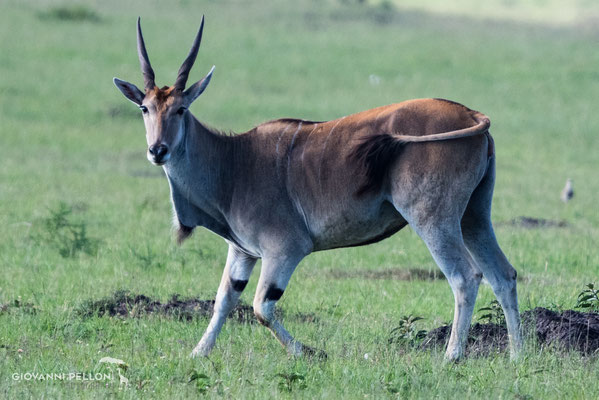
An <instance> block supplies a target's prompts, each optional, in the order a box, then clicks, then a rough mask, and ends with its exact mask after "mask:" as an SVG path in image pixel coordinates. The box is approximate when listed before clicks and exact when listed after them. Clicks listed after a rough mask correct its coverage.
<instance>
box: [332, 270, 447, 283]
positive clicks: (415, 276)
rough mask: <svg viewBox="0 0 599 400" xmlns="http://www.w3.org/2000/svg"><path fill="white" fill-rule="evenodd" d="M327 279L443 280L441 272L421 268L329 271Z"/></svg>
mask: <svg viewBox="0 0 599 400" xmlns="http://www.w3.org/2000/svg"><path fill="white" fill-rule="evenodd" d="M326 275H327V277H329V278H332V279H355V278H359V279H368V280H377V279H390V280H397V281H416V280H419V281H433V280H437V279H445V276H444V275H443V273H441V271H439V270H435V269H423V268H410V269H406V268H389V269H372V270H370V269H359V270H344V269H331V270H329V271H327V272H326Z"/></svg>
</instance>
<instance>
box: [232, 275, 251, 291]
mask: <svg viewBox="0 0 599 400" xmlns="http://www.w3.org/2000/svg"><path fill="white" fill-rule="evenodd" d="M247 284H248V281H243V280H240V279H233V278H231V286H233V290H235V291H236V292H242V291H243V289H245V285H247Z"/></svg>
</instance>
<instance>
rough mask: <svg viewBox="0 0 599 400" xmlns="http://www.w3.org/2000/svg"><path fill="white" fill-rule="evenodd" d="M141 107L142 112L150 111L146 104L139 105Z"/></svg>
mask: <svg viewBox="0 0 599 400" xmlns="http://www.w3.org/2000/svg"><path fill="white" fill-rule="evenodd" d="M139 109H140V110H141V112H142V113H144V114H147V113H148V107H146V106H139Z"/></svg>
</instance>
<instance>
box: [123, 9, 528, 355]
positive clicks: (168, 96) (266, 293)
mask: <svg viewBox="0 0 599 400" xmlns="http://www.w3.org/2000/svg"><path fill="white" fill-rule="evenodd" d="M203 28H204V17H202V21H201V24H200V28H199V31H198V33H197V35H196V37H195V40H194V42H193V45H192V47H191V50H190V51H189V54H188V55H187V58H186V59H185V61H184V62H183V64H182V65H181V68H180V69H179V73H178V76H177V79H176V81H175V84H174V85H173V86H169V87H167V86H164V87H162V88H159V87H158V86H157V85H156V83H155V81H154V71H153V70H152V67H151V65H150V60H149V58H148V53H147V51H146V47H145V43H144V39H143V35H142V31H141V26H140V20H139V19H138V20H137V52H138V56H139V61H140V63H141V71H142V74H143V77H144V84H145V90H144V91H141V90H140V89H138V88H137V87H136V86H135V85H134V84H132V83H129V82H126V81H122V80H120V79H117V78H114V83H115V85H116V86H117V88H118V89H119V90H120V91H121V92H122V93H123V94H124V95H125V97H126V98H127V99H129V100H130V101H132V102H133V103H135V104H136V105H137V106H138V107H139V108H140V109H141V111H142V113H143V120H144V124H145V128H146V140H147V145H148V149H147V158H148V160H149V161H150V162H151V163H152V164H154V165H158V166H162V168H163V169H164V171H165V173H166V177H167V179H168V183H169V186H170V194H171V202H172V205H173V208H174V224H175V230H176V232H177V242H178V243H179V244H181V243H182V242H183V241H184V240H185V239H186V238H188V237H189V236H190V235H191V234H192V232H193V230H194V228H195V227H197V226H202V227H205V228H207V229H209V230H210V231H212V232H214V233H216V234H217V235H220V236H221V237H222V238H224V239H225V241H226V242H227V243H228V246H229V249H228V255H227V261H226V264H225V268H224V272H223V275H222V279H221V281H220V285H219V287H218V291H217V294H216V300H215V304H214V313H213V316H212V318H211V319H210V322H209V324H208V327H207V329H206V331H205V332H204V334H203V336H202V338H201V340H200V341H199V343H198V344H197V346H196V347H195V349H194V350H193V352H192V353H191V356H192V357H195V356H207V355H208V354H209V353H210V352H211V350H212V349H213V347H214V345H215V341H216V338H217V336H218V334H219V332H220V330H221V328H222V326H223V324H224V322H225V319H226V317H227V315H228V314H229V312H230V311H231V310H232V308H233V307H234V306H235V304H236V303H237V301H238V299H239V297H240V295H241V293H242V292H243V290H244V288H245V287H246V284H247V283H248V279H249V278H250V274H251V272H252V269H253V267H254V265H255V264H256V261H257V260H258V259H259V258H261V259H262V269H261V272H260V277H259V280H258V286H257V289H256V293H255V297H254V300H253V308H254V313H255V316H256V318H257V319H258V321H259V322H260V323H261V324H262V325H264V326H266V327H267V328H268V329H269V330H270V331H271V332H272V334H273V335H274V336H275V337H276V338H277V339H278V340H279V342H280V343H281V344H282V345H283V347H284V348H285V349H286V350H287V351H288V352H289V353H290V354H291V355H315V354H316V355H322V356H326V354H325V353H324V352H315V350H314V349H312V348H310V347H308V346H306V345H304V344H302V343H301V342H300V341H298V340H296V339H294V337H293V336H292V335H291V334H290V333H289V332H288V331H287V330H286V329H285V328H284V327H283V325H282V324H281V322H280V321H279V320H278V319H277V318H276V317H275V305H276V303H277V301H279V300H280V299H281V296H283V292H284V291H285V289H286V287H287V284H288V283H289V280H290V278H291V275H292V273H293V271H294V270H295V268H296V267H297V265H298V263H299V262H300V261H301V260H302V259H303V258H304V257H306V256H307V255H308V254H310V253H311V252H315V251H320V250H327V249H333V248H339V247H351V246H361V245H366V244H370V243H375V242H378V241H380V240H383V239H385V238H387V237H389V236H391V235H393V234H394V233H396V232H397V231H399V230H400V229H402V228H403V227H405V226H406V225H410V226H411V227H412V229H413V230H414V231H415V232H416V233H417V234H418V235H419V236H420V238H422V240H423V241H424V243H425V244H426V246H427V247H428V249H429V251H430V253H431V255H432V257H433V259H434V261H435V262H436V264H437V265H438V266H439V268H440V269H441V271H442V272H443V274H444V275H445V277H446V278H447V281H448V282H449V285H450V286H451V289H452V291H453V294H454V299H455V310H454V319H453V325H452V329H451V335H450V340H449V342H448V345H447V349H446V353H445V358H446V359H447V360H456V359H458V358H460V357H461V356H463V354H464V348H465V344H466V341H467V336H468V330H469V327H470V323H471V319H472V313H473V308H474V303H475V300H476V296H477V293H478V287H479V284H480V281H481V279H482V277H483V276H484V277H485V278H486V279H487V281H488V282H489V283H490V285H491V287H492V289H493V291H494V293H495V295H496V297H497V299H498V300H499V302H500V304H501V306H502V308H503V311H504V313H505V316H506V322H507V327H508V333H509V339H510V354H511V356H512V358H515V357H516V356H517V355H518V353H519V352H520V349H521V347H522V339H521V332H520V315H519V311H518V298H517V292H516V270H515V269H514V268H513V267H512V265H510V263H509V261H508V260H507V258H506V257H505V255H504V253H503V252H502V250H501V249H500V247H499V245H498V243H497V240H496V238H495V234H494V231H493V226H492V224H491V198H492V195H493V187H494V182H495V149H494V144H493V139H492V138H491V135H490V134H489V126H490V122H489V119H488V118H487V117H486V116H485V115H484V114H482V113H480V112H477V111H474V110H471V109H469V108H467V107H465V106H463V105H461V104H459V103H455V102H452V101H448V100H442V99H418V100H409V101H404V102H401V103H398V104H392V105H387V106H383V107H378V108H375V109H371V110H368V111H363V112H360V113H357V114H352V115H348V116H345V117H342V118H339V119H335V120H332V121H326V122H314V121H306V120H300V119H289V118H287V119H278V120H273V121H269V122H265V123H263V124H260V125H258V126H256V127H255V128H253V129H251V130H250V131H248V132H246V133H242V134H238V135H232V136H231V135H224V134H221V133H220V132H218V131H216V130H215V129H212V128H209V127H208V126H206V125H204V124H203V123H201V122H200V121H198V120H197V119H196V118H195V117H194V116H193V115H192V113H191V112H190V111H189V107H190V105H191V104H192V102H193V101H194V100H196V99H197V98H198V96H200V95H201V94H202V92H204V90H205V89H206V87H207V86H208V84H209V83H210V80H211V78H212V74H213V71H214V66H213V67H212V69H211V70H210V72H208V74H207V75H206V76H205V77H204V78H203V79H201V80H200V81H198V82H196V83H194V84H193V85H191V86H189V87H188V88H187V89H186V82H187V78H188V75H189V71H190V69H191V67H192V65H193V64H194V62H195V59H196V56H197V53H198V49H199V47H200V41H201V39H202V32H203Z"/></svg>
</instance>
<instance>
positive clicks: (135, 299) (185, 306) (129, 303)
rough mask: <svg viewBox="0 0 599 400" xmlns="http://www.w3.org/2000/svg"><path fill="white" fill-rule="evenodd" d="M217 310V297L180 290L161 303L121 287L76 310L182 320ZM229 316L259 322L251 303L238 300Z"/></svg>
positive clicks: (237, 319)
mask: <svg viewBox="0 0 599 400" xmlns="http://www.w3.org/2000/svg"><path fill="white" fill-rule="evenodd" d="M213 310H214V300H202V299H198V298H181V297H180V296H179V295H178V294H174V295H172V296H171V298H170V299H169V301H168V302H166V303H161V302H159V301H157V300H154V299H152V298H150V297H148V296H145V295H143V294H137V295H136V294H132V293H130V292H129V291H126V290H119V291H117V292H115V293H114V294H113V295H112V296H109V297H105V298H102V299H99V300H88V301H85V302H83V304H81V306H79V308H78V309H77V313H78V314H79V315H81V316H83V317H92V316H100V317H101V316H104V315H109V316H120V317H137V316H142V315H145V314H160V315H167V316H172V317H175V318H178V319H181V320H187V321H189V320H191V319H193V318H198V317H200V318H210V317H211V316H212V312H213ZM229 318H231V319H233V320H235V321H238V322H242V323H245V322H249V323H253V322H256V319H255V317H254V311H253V309H252V307H250V306H248V305H246V304H242V303H239V304H238V305H237V306H236V307H235V308H234V309H233V310H232V311H231V313H230V314H229Z"/></svg>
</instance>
